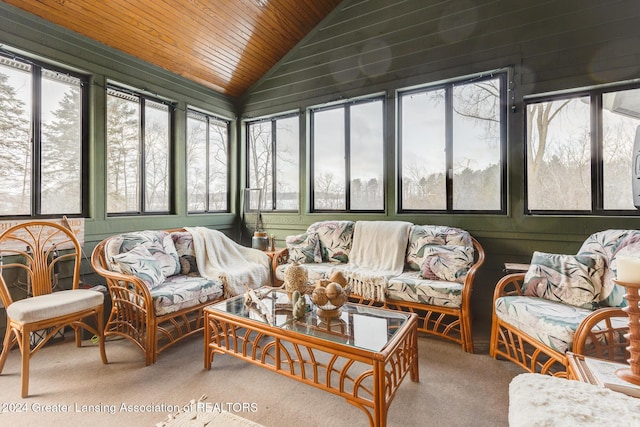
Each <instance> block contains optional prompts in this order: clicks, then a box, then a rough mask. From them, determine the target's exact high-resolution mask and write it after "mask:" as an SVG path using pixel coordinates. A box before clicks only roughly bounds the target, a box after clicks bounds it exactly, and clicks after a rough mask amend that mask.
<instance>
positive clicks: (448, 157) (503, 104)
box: [396, 70, 511, 215]
mask: <svg viewBox="0 0 640 427" xmlns="http://www.w3.org/2000/svg"><path fill="white" fill-rule="evenodd" d="M508 74H509V72H508V70H498V71H492V72H485V73H480V74H476V75H473V76H465V77H460V78H455V79H451V80H447V81H444V82H438V83H433V84H428V85H421V86H419V87H412V88H407V89H401V90H398V91H397V94H396V95H397V96H396V98H397V100H398V102H397V115H396V117H397V118H398V123H397V135H398V148H397V171H398V173H397V182H396V186H397V187H396V188H397V189H398V192H397V196H396V197H397V201H396V202H397V205H398V212H399V213H405V214H424V213H429V214H456V215H469V214H470V215H486V214H492V215H506V214H507V200H508V199H507V197H508V195H507V188H508V185H507V170H508V158H507V145H508V142H507V130H508V114H507V113H508V111H507V110H508V109H507V105H508V92H509V91H510V90H511V89H509V88H508V86H507V83H508V80H509V75H508ZM496 78H498V79H499V80H498V81H499V83H498V85H499V88H500V100H499V106H500V111H499V120H500V123H499V128H500V130H499V134H500V159H499V161H500V165H499V168H500V190H499V191H500V208H498V209H482V210H481V209H478V210H472V209H454V208H453V202H454V194H453V191H454V186H453V180H454V176H453V166H454V165H453V151H454V129H453V89H454V87H455V86H461V85H466V84H472V83H475V82H482V81H486V80H493V79H496ZM435 90H444V91H445V106H444V108H445V153H446V154H445V171H444V175H445V192H446V195H445V197H446V208H445V209H408V208H406V209H405V208H404V207H403V185H402V181H403V162H402V158H403V157H402V149H403V143H402V142H403V134H402V97H404V96H410V95H413V94H416V93H423V92H431V91H435Z"/></svg>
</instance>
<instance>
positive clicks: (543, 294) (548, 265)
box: [523, 251, 604, 309]
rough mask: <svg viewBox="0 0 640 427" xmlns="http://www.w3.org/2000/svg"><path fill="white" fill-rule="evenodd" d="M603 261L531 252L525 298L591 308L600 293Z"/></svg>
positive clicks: (590, 257) (525, 279)
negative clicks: (529, 297)
mask: <svg viewBox="0 0 640 427" xmlns="http://www.w3.org/2000/svg"><path fill="white" fill-rule="evenodd" d="M603 273H604V258H602V257H601V256H594V255H559V254H549V253H545V252H537V251H536V252H534V253H533V257H532V258H531V264H530V266H529V270H528V271H527V273H526V274H525V277H524V283H523V288H524V295H527V296H534V297H539V298H544V299H548V300H550V301H558V302H562V303H564V304H569V305H573V306H576V307H582V308H588V309H593V308H595V305H596V303H597V302H598V299H599V297H600V292H601V291H602V275H603Z"/></svg>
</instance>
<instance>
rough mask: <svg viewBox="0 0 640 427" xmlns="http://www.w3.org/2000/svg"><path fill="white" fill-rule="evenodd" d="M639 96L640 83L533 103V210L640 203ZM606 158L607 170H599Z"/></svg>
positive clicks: (617, 207)
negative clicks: (636, 196) (636, 160)
mask: <svg viewBox="0 0 640 427" xmlns="http://www.w3.org/2000/svg"><path fill="white" fill-rule="evenodd" d="M639 96H640V89H632V90H623V91H613V92H606V93H600V92H598V91H597V90H594V91H593V93H591V94H586V95H584V96H573V97H564V98H563V97H556V98H554V99H551V100H546V101H540V102H537V101H532V102H529V103H528V104H527V123H526V125H527V208H528V210H529V211H541V212H544V211H552V212H558V211H570V212H571V211H573V212H580V211H584V212H592V211H594V210H595V211H600V210H621V211H623V210H632V209H635V207H634V205H633V195H632V191H631V158H632V149H633V141H634V138H635V132H636V128H637V127H638V125H640V104H639V103H638V102H637V101H635V100H636V99H638V97H639ZM595 100H598V102H594V101H595ZM592 129H601V131H600V132H596V133H593V132H592ZM594 144H595V146H597V147H599V151H601V152H602V160H601V161H599V160H598V156H596V155H595V153H593V152H592V146H594ZM600 164H601V167H602V174H601V175H600V174H596V175H593V174H592V173H591V171H592V170H593V168H594V167H595V168H599V167H600ZM600 176H601V178H600ZM594 189H595V193H594ZM598 193H600V195H598Z"/></svg>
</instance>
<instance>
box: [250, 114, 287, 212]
mask: <svg viewBox="0 0 640 427" xmlns="http://www.w3.org/2000/svg"><path fill="white" fill-rule="evenodd" d="M299 120H300V118H299V116H298V115H294V116H285V117H274V118H271V119H268V120H259V121H255V122H250V123H247V139H248V141H247V142H248V143H247V171H248V175H249V176H248V179H247V183H248V185H249V187H251V188H260V189H261V190H262V202H261V203H262V207H261V208H262V210H265V211H270V210H283V211H296V210H298V206H299V197H300V190H299V188H300V185H299V180H300V168H299V152H300V151H299V150H300V136H299V123H298V122H299Z"/></svg>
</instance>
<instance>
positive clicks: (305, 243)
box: [285, 233, 322, 264]
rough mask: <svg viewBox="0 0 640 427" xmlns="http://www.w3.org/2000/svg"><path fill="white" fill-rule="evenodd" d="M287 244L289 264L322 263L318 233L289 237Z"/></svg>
mask: <svg viewBox="0 0 640 427" xmlns="http://www.w3.org/2000/svg"><path fill="white" fill-rule="evenodd" d="M285 243H286V245H287V249H288V250H289V262H299V263H301V264H306V263H310V262H322V252H321V250H320V239H319V238H318V233H303V234H298V235H296V236H287V238H286V240H285Z"/></svg>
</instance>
